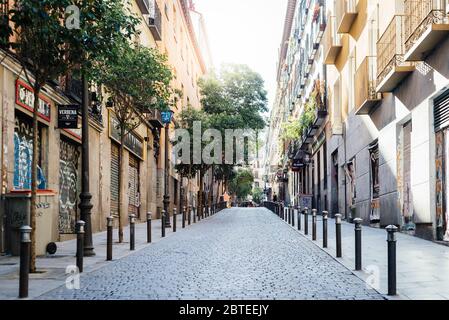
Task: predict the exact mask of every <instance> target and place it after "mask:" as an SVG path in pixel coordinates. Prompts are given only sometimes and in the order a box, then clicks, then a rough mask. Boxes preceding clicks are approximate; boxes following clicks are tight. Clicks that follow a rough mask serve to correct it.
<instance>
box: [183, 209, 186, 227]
mask: <svg viewBox="0 0 449 320" xmlns="http://www.w3.org/2000/svg"><path fill="white" fill-rule="evenodd" d="M185 227H186V207H182V228H183V229H184V228H185Z"/></svg>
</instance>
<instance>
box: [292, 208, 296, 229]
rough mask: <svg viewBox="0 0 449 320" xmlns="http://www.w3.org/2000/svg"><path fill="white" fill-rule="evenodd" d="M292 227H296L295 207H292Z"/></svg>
mask: <svg viewBox="0 0 449 320" xmlns="http://www.w3.org/2000/svg"><path fill="white" fill-rule="evenodd" d="M292 227H293V228H294V227H295V206H292Z"/></svg>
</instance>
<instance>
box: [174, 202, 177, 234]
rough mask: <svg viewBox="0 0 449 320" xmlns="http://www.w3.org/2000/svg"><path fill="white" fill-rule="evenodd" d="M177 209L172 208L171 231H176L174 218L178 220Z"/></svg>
mask: <svg viewBox="0 0 449 320" xmlns="http://www.w3.org/2000/svg"><path fill="white" fill-rule="evenodd" d="M177 217H178V210H176V208H173V232H176V220H178V218H177Z"/></svg>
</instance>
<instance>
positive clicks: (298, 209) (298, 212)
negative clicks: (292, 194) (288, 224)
mask: <svg viewBox="0 0 449 320" xmlns="http://www.w3.org/2000/svg"><path fill="white" fill-rule="evenodd" d="M296 215H297V217H298V219H296V220H298V231H301V207H300V206H298V207H297V211H296Z"/></svg>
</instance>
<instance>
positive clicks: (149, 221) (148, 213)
mask: <svg viewBox="0 0 449 320" xmlns="http://www.w3.org/2000/svg"><path fill="white" fill-rule="evenodd" d="M152 218H153V214H152V213H151V212H147V242H148V243H151V220H152Z"/></svg>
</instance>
